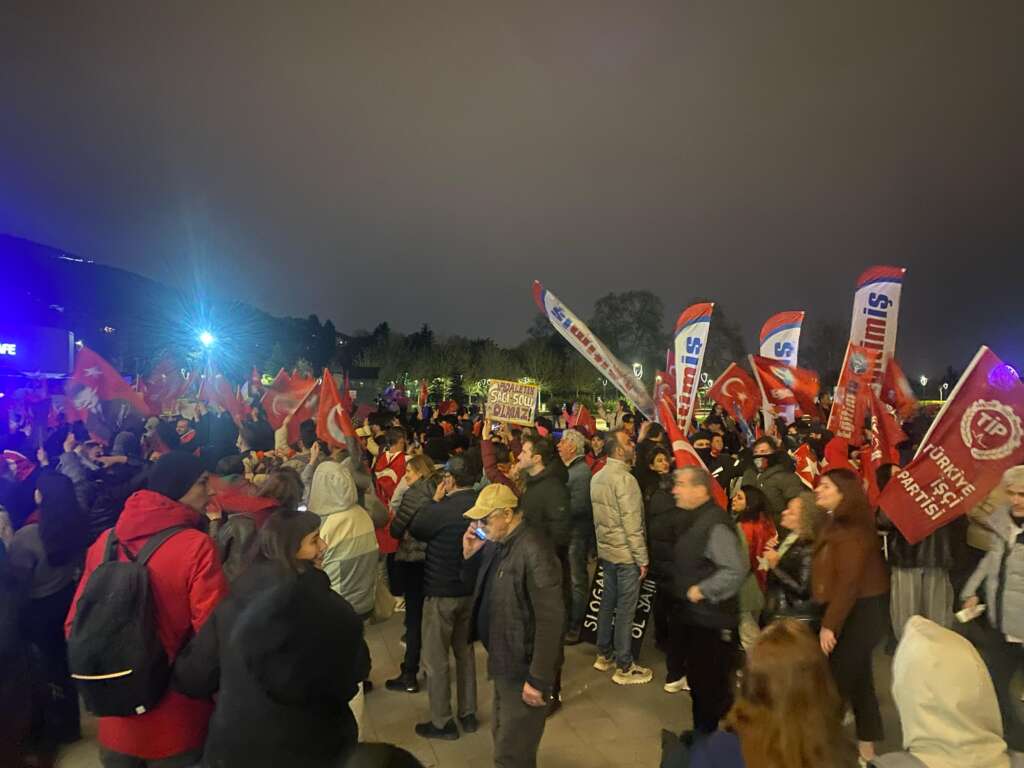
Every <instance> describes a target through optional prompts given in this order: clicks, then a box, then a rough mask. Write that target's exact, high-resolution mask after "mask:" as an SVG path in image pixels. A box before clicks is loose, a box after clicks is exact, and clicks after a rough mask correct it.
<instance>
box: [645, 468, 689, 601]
mask: <svg viewBox="0 0 1024 768" xmlns="http://www.w3.org/2000/svg"><path fill="white" fill-rule="evenodd" d="M644 511H645V517H646V520H645V523H646V528H647V554H648V556H649V557H650V561H651V578H652V579H654V581H655V583H656V584H657V585H658V588H659V589H663V588H664V589H667V590H668V589H671V587H670V585H671V583H672V574H673V573H674V572H675V565H674V563H675V554H674V553H675V548H676V542H677V541H679V536H680V535H681V534H682V531H683V529H684V528H685V527H686V525H685V520H686V517H685V513H684V512H683V511H682V510H680V509H679V508H678V507H676V504H675V499H673V498H672V476H671V475H665V476H664V477H662V478H660V479H659V481H658V485H657V487H656V489H655V490H654V492H653V493H651V494H650V496H649V497H648V498H647V499H645V501H644Z"/></svg>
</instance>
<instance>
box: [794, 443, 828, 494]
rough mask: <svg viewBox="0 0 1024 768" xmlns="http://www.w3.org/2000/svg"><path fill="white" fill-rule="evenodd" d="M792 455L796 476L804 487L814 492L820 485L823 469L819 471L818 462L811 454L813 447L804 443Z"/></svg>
mask: <svg viewBox="0 0 1024 768" xmlns="http://www.w3.org/2000/svg"><path fill="white" fill-rule="evenodd" d="M791 455H792V457H793V461H794V463H795V464H796V469H795V471H796V476H797V477H799V478H800V481H801V482H802V483H803V484H804V485H806V486H807V487H808V488H810V489H811V490H814V486H815V485H817V483H818V476H819V475H820V474H821V469H819V467H818V462H817V461H815V459H814V454H813V453H811V446H809V445H808V444H807V443H804V444H803V445H801V446H800V447H799V448H797V449H796V450H795V451H793V452H792V454H791Z"/></svg>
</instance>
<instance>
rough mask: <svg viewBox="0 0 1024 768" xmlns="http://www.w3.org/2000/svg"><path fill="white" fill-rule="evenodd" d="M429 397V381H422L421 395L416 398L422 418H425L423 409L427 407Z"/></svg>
mask: <svg viewBox="0 0 1024 768" xmlns="http://www.w3.org/2000/svg"><path fill="white" fill-rule="evenodd" d="M428 395H429V393H428V392H427V380H426V379H420V391H419V395H417V397H416V405H417V407H418V408H419V411H420V418H423V409H424V408H426V407H427V397H428Z"/></svg>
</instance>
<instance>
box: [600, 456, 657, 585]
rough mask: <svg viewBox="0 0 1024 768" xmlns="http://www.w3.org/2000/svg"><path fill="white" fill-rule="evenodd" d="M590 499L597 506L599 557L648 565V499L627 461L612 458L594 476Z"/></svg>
mask: <svg viewBox="0 0 1024 768" xmlns="http://www.w3.org/2000/svg"><path fill="white" fill-rule="evenodd" d="M590 501H591V503H592V504H593V505H594V531H595V533H596V534H597V556H598V557H599V558H600V559H602V560H607V561H608V562H609V563H616V564H618V565H628V564H630V563H632V564H635V565H638V566H640V567H643V566H645V565H647V563H648V559H647V535H646V534H645V533H644V499H643V496H641V494H640V485H639V484H638V483H637V481H636V478H635V477H633V475H632V473H630V471H629V467H627V466H626V464H625V463H624V462H622V461H619V460H618V459H608V463H607V464H605V466H604V469H602V470H601V471H600V472H598V473H597V474H596V475H594V479H593V480H592V481H591V482H590Z"/></svg>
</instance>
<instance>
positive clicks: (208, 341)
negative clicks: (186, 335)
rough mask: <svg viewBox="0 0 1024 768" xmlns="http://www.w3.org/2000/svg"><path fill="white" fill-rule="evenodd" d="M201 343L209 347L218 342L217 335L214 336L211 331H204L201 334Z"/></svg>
mask: <svg viewBox="0 0 1024 768" xmlns="http://www.w3.org/2000/svg"><path fill="white" fill-rule="evenodd" d="M199 343H200V344H202V345H203V346H204V347H206V348H207V349H209V348H210V347H212V346H213V345H214V344H216V343H217V337H216V336H214V335H213V334H212V333H210V332H209V331H202V332H201V333H200V334H199Z"/></svg>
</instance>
